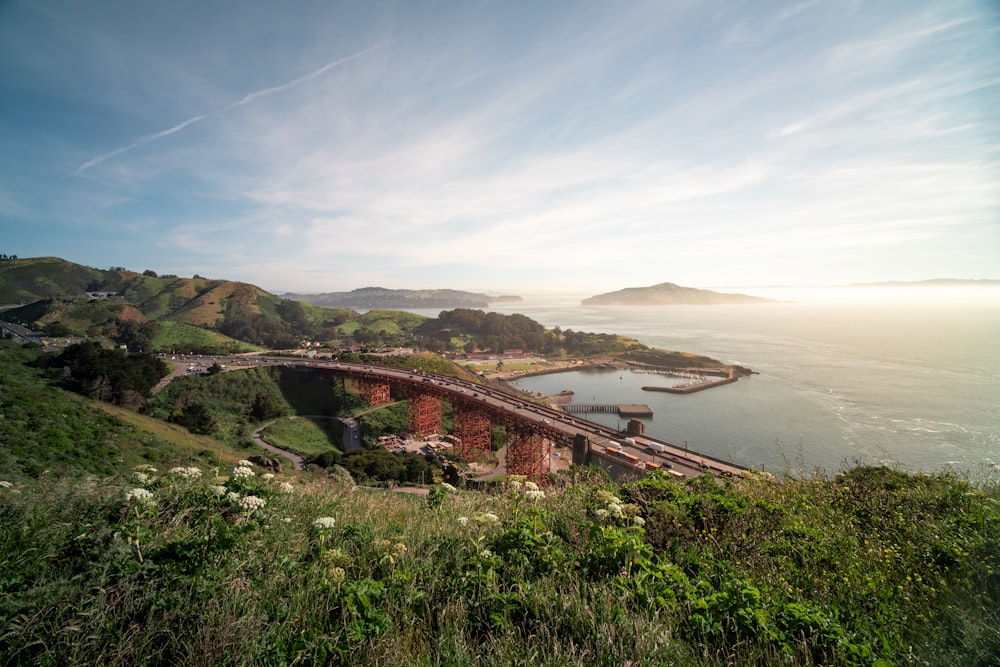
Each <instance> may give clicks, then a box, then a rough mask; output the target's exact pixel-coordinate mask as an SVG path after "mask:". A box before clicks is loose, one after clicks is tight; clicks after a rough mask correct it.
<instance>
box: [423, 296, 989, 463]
mask: <svg viewBox="0 0 1000 667" xmlns="http://www.w3.org/2000/svg"><path fill="white" fill-rule="evenodd" d="M491 310H495V311H499V312H505V313H522V314H524V315H527V316H528V317H531V318H532V319H535V320H537V321H538V322H540V323H542V324H543V325H545V326H546V327H549V328H551V327H554V326H559V327H561V328H562V329H573V330H577V331H591V332H597V333H618V334H624V335H628V336H632V337H634V338H636V339H638V340H639V341H640V342H642V343H644V344H646V345H649V346H652V347H657V348H662V349H667V350H678V351H684V352H692V353H696V354H701V355H706V356H710V357H714V358H716V359H718V360H720V361H722V362H724V363H727V364H739V365H742V366H747V367H749V368H751V369H753V370H754V371H755V372H756V374H755V375H752V376H750V377H746V378H743V379H741V380H739V381H738V382H736V383H734V384H728V385H724V386H721V387H715V388H712V389H708V390H705V391H702V392H698V393H694V394H689V395H675V394H667V393H662V392H649V391H643V390H642V386H645V385H661V386H662V385H666V384H672V383H676V382H678V381H679V380H676V379H671V378H666V377H662V376H657V375H648V374H637V373H630V372H627V371H626V372H621V371H572V372H567V373H558V374H551V375H541V376H535V377H529V378H524V379H521V380H519V381H517V382H516V385H517V386H518V387H521V388H523V389H529V390H533V391H540V392H543V393H546V394H552V393H556V392H559V391H562V390H567V389H568V390H572V391H574V392H575V402H578V403H588V402H593V403H642V404H646V405H649V406H650V407H651V408H652V409H653V413H654V416H653V418H652V419H650V420H646V430H647V433H649V434H651V435H653V436H655V437H659V438H663V439H665V440H668V441H670V442H673V443H676V444H681V445H683V444H687V446H688V447H689V448H690V449H692V450H696V451H701V452H705V453H707V454H711V455H713V456H717V457H721V458H724V459H727V460H731V461H733V462H735V463H738V464H741V465H745V466H751V467H755V468H757V469H760V468H761V467H763V468H764V469H765V470H769V471H772V472H778V473H781V472H790V473H792V474H797V475H798V474H809V473H810V472H812V471H813V470H816V469H821V470H823V471H825V472H827V473H833V472H836V471H837V470H840V469H843V468H845V467H850V466H853V465H857V464H885V465H890V466H894V467H897V468H900V469H905V470H923V471H932V470H940V469H943V468H945V467H949V466H950V467H954V468H955V469H957V470H959V471H961V472H968V473H970V474H972V475H973V476H982V475H983V474H984V472H985V473H986V474H990V475H991V476H992V475H995V473H996V471H997V470H998V469H1000V467H998V464H1000V307H996V305H995V304H989V303H988V304H978V303H968V302H964V301H962V302H958V303H951V304H949V303H946V302H938V303H935V304H923V303H919V304H914V303H906V302H903V303H898V304H888V303H882V302H879V303H800V302H795V303H786V302H780V303H766V304H754V305H739V306H729V305H718V306H630V307H624V306H583V305H581V304H580V302H579V299H578V298H575V297H574V298H569V297H535V298H527V299H526V300H525V301H524V302H521V303H516V304H503V306H502V307H491ZM433 314H434V315H436V313H433ZM590 418H592V419H595V420H598V421H602V422H603V423H606V424H609V425H612V426H618V425H621V426H624V425H623V424H621V422H620V421H619V419H618V417H617V416H616V415H613V414H612V415H608V414H604V415H598V414H591V415H590Z"/></svg>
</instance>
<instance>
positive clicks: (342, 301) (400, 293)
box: [282, 287, 521, 310]
mask: <svg viewBox="0 0 1000 667" xmlns="http://www.w3.org/2000/svg"><path fill="white" fill-rule="evenodd" d="M282 296H283V297H284V298H286V299H294V300H296V301H305V302H307V303H311V304H313V305H314V306H326V307H328V308H352V309H362V310H366V309H370V308H485V307H486V306H489V305H490V304H491V303H499V302H503V301H520V300H521V297H519V296H489V295H487V294H480V293H477V292H463V291H461V290H453V289H427V290H409V289H386V288H384V287H362V288H359V289H356V290H351V291H350V292H324V293H322V294H283V295H282Z"/></svg>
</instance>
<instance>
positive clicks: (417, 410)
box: [407, 394, 441, 437]
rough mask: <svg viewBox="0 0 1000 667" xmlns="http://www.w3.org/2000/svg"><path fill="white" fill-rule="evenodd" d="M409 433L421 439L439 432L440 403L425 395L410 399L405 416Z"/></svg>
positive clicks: (417, 395)
mask: <svg viewBox="0 0 1000 667" xmlns="http://www.w3.org/2000/svg"><path fill="white" fill-rule="evenodd" d="M407 425H408V428H409V430H410V433H412V434H414V435H416V436H420V437H423V436H425V435H430V434H431V433H440V432H441V401H439V400H438V399H436V398H435V397H433V396H429V395H427V394H416V395H415V396H411V397H410V405H409V410H408V414H407Z"/></svg>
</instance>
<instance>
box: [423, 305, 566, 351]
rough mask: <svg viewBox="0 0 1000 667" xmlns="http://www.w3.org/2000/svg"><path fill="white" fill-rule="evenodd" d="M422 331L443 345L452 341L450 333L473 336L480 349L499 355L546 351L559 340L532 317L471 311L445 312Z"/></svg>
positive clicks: (464, 309) (467, 309) (458, 309)
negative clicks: (515, 349)
mask: <svg viewBox="0 0 1000 667" xmlns="http://www.w3.org/2000/svg"><path fill="white" fill-rule="evenodd" d="M422 329H423V331H422V333H423V334H424V335H425V336H427V337H428V338H430V339H431V340H437V341H440V342H444V340H445V337H449V338H450V332H457V333H460V334H466V335H471V336H473V337H474V339H475V344H476V345H478V347H479V348H481V349H487V350H490V351H492V352H497V353H499V352H503V351H504V350H505V349H511V348H520V349H523V350H532V351H535V352H544V351H548V350H552V349H554V347H555V345H556V340H555V337H554V336H553V335H552V334H550V333H546V331H545V327H543V326H542V325H541V324H539V323H538V322H536V321H534V320H533V319H531V318H530V317H527V316H525V315H520V314H513V315H504V314H503V313H485V312H483V311H481V310H473V309H470V308H456V309H455V310H445V311H442V312H441V314H440V315H438V317H437V320H431V321H430V322H429V323H428V324H427V326H426V327H422Z"/></svg>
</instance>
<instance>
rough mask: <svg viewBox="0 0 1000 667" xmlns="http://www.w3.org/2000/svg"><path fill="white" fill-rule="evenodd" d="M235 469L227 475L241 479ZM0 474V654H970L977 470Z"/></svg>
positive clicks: (533, 660)
mask: <svg viewBox="0 0 1000 667" xmlns="http://www.w3.org/2000/svg"><path fill="white" fill-rule="evenodd" d="M251 472H252V473H254V474H253V475H251V474H250V473H251ZM262 472H263V471H261V470H259V469H256V470H249V471H248V472H246V473H239V472H236V470H235V469H233V470H232V471H230V470H228V469H227V470H226V471H224V475H223V477H219V478H215V479H212V478H211V475H212V473H210V472H209V471H207V470H205V471H202V470H199V469H197V468H196V469H195V470H194V471H190V470H184V471H178V472H174V473H163V472H160V473H158V474H151V473H143V474H141V475H139V476H127V475H122V476H116V477H110V478H92V479H89V480H85V481H76V482H65V481H60V480H49V481H46V482H40V483H33V484H16V485H14V486H10V487H7V486H6V485H0V487H6V488H0V519H2V520H0V663H2V664H42V665H45V664H51V665H73V664H103V665H114V664H146V665H176V664H184V665H289V664H324V665H325V664H342V665H355V664H386V665H390V664H391V665H434V664H447V665H525V664H541V665H611V664H648V665H657V664H680V665H715V664H741V665H747V664H758V665H771V664H779V663H780V664H791V665H797V664H805V665H810V664H823V665H829V664H836V665H890V664H902V663H908V662H914V663H918V664H931V665H991V664H996V656H997V655H998V654H1000V653H998V651H1000V631H998V628H1000V617H998V604H1000V594H998V584H1000V581H998V576H1000V575H998V570H997V568H998V567H1000V563H998V554H1000V519H998V512H997V503H998V500H1000V491H998V488H997V486H996V484H992V485H990V486H989V487H988V488H986V489H976V488H973V487H971V486H970V485H969V484H968V483H967V482H965V481H963V480H962V479H960V478H957V477H955V476H952V475H950V474H940V475H916V476H911V475H905V474H901V473H897V472H894V471H891V470H887V469H884V468H857V469H855V470H852V471H849V472H847V473H844V474H841V475H838V476H837V477H836V478H835V479H832V480H828V479H811V480H788V481H786V482H785V483H781V484H778V483H775V482H773V481H771V480H769V479H767V478H764V477H760V476H756V475H749V476H748V477H746V478H741V479H735V480H727V481H719V480H715V479H713V478H711V477H705V478H702V479H698V480H692V481H690V482H689V483H687V484H686V485H681V484H678V483H676V482H673V481H672V480H667V479H664V478H662V477H660V476H654V477H651V478H647V479H646V480H643V481H640V482H637V483H635V484H628V485H621V486H620V485H615V484H611V483H606V482H600V481H599V480H598V481H588V480H587V479H586V478H584V477H579V474H578V479H576V480H575V482H576V483H575V484H573V485H557V486H555V487H552V488H549V489H548V490H547V491H546V493H545V495H544V497H540V496H541V494H540V493H539V492H536V491H533V490H530V489H527V488H526V487H522V488H521V489H509V488H508V489H505V490H503V491H499V492H497V493H495V494H492V495H490V494H486V493H481V492H464V491H459V492H451V491H445V490H443V489H441V488H440V487H438V488H436V489H434V490H432V493H431V495H430V496H429V497H428V498H426V499H423V498H418V497H415V496H410V495H406V494H394V493H390V492H385V491H376V490H365V489H351V488H346V487H338V486H334V485H331V484H329V483H314V484H304V483H299V482H297V481H294V480H293V483H291V484H289V483H288V482H284V483H280V482H279V480H277V479H271V480H267V479H264V478H263V476H262V475H261V474H260V473H262Z"/></svg>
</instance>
